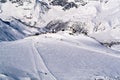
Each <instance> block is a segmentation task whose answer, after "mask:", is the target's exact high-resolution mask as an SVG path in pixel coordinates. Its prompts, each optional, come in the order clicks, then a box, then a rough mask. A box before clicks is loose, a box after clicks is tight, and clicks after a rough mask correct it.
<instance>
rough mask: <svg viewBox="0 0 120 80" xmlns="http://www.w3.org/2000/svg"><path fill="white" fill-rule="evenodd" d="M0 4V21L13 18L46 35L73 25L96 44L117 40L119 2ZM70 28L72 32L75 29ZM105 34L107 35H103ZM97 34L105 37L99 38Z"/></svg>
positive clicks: (9, 1)
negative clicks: (94, 39)
mask: <svg viewBox="0 0 120 80" xmlns="http://www.w3.org/2000/svg"><path fill="white" fill-rule="evenodd" d="M0 5H1V8H0V12H1V13H0V18H1V19H2V20H3V21H8V22H9V21H11V20H12V19H13V18H16V19H19V20H21V22H23V23H24V24H26V25H27V26H33V27H37V28H43V29H42V31H43V30H46V31H48V32H51V31H50V30H52V32H58V31H61V30H70V29H69V28H70V26H71V27H72V26H75V25H76V24H77V26H79V27H81V26H82V27H84V29H85V31H87V34H88V35H89V36H91V37H94V38H96V39H97V40H99V41H100V42H111V41H118V39H119V38H120V37H119V34H116V33H114V32H115V31H119V30H120V29H119V26H120V22H119V17H120V16H119V13H120V10H119V9H120V7H119V0H109V1H108V0H100V1H97V0H96V1H95V0H94V1H92V0H90V1H89V0H88V1H84V0H24V1H23V0H7V1H6V0H1V4H0ZM111 11H112V12H111ZM58 21H61V22H58ZM65 23H67V24H65ZM61 24H62V25H61ZM63 24H64V25H63ZM65 25H67V26H65ZM50 26H51V29H50ZM59 26H62V27H59ZM48 27H49V29H46V28H48ZM57 27H58V28H57ZM71 29H72V31H73V32H74V30H75V29H74V28H71ZM77 29H78V28H77ZM46 31H45V32H46ZM76 31H77V30H75V32H76ZM78 31H79V30H78ZM109 32H111V34H108V35H103V33H109ZM97 35H100V36H108V37H107V38H105V39H103V38H102V39H101V38H99V37H98V36H97ZM111 35H113V37H112V38H113V39H112V40H111ZM116 37H117V38H116ZM104 40H106V41H104ZM110 40H111V41H110Z"/></svg>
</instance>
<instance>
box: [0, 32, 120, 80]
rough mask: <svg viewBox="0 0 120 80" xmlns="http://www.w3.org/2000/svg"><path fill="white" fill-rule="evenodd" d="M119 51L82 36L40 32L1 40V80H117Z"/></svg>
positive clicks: (119, 72)
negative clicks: (13, 39)
mask: <svg viewBox="0 0 120 80" xmlns="http://www.w3.org/2000/svg"><path fill="white" fill-rule="evenodd" d="M119 67H120V52H119V51H115V50H112V49H109V48H106V47H104V46H102V45H100V44H99V43H98V42H97V41H95V40H94V39H92V38H89V37H87V36H84V35H74V36H73V35H69V34H67V33H66V32H65V33H63V32H62V34H61V32H60V33H57V34H52V33H48V34H43V35H40V36H32V37H29V38H25V39H23V40H17V41H12V42H1V43H0V79H2V80H88V79H89V80H94V79H103V80H109V79H110V80H113V79H114V80H117V78H119V74H120V69H119Z"/></svg>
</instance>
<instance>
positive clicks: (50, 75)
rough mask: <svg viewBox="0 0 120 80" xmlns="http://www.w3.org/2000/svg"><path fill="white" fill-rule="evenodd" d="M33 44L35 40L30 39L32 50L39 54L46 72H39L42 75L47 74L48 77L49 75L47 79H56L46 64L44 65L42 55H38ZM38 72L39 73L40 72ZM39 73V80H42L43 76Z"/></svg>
mask: <svg viewBox="0 0 120 80" xmlns="http://www.w3.org/2000/svg"><path fill="white" fill-rule="evenodd" d="M35 44H37V42H35V41H33V40H32V48H33V50H34V51H35V53H36V54H37V55H38V56H39V59H40V60H39V61H40V64H42V65H43V66H44V68H45V70H46V72H40V73H41V74H42V75H45V76H49V77H50V79H49V80H57V79H56V78H55V77H54V76H53V74H52V73H51V72H50V71H49V69H48V68H47V66H46V65H45V62H44V60H43V58H42V56H41V55H40V52H39V51H38V50H37V48H36V46H35ZM40 73H39V74H40ZM41 74H40V75H39V76H40V78H41V80H44V78H43V79H42V76H41Z"/></svg>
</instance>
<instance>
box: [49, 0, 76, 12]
mask: <svg viewBox="0 0 120 80" xmlns="http://www.w3.org/2000/svg"><path fill="white" fill-rule="evenodd" d="M50 4H51V5H53V6H62V7H63V10H68V9H70V8H73V7H75V8H77V7H78V6H77V4H75V3H74V2H68V0H53V1H52V2H51V3H50Z"/></svg>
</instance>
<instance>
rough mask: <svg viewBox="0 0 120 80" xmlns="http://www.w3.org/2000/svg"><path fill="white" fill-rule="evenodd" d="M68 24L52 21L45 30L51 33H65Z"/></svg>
mask: <svg viewBox="0 0 120 80" xmlns="http://www.w3.org/2000/svg"><path fill="white" fill-rule="evenodd" d="M67 24H68V22H63V21H61V20H57V21H51V22H49V23H48V24H47V25H46V27H45V30H46V31H47V32H50V33H51V32H52V33H56V32H58V31H63V30H64V29H65V28H66V26H67Z"/></svg>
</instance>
